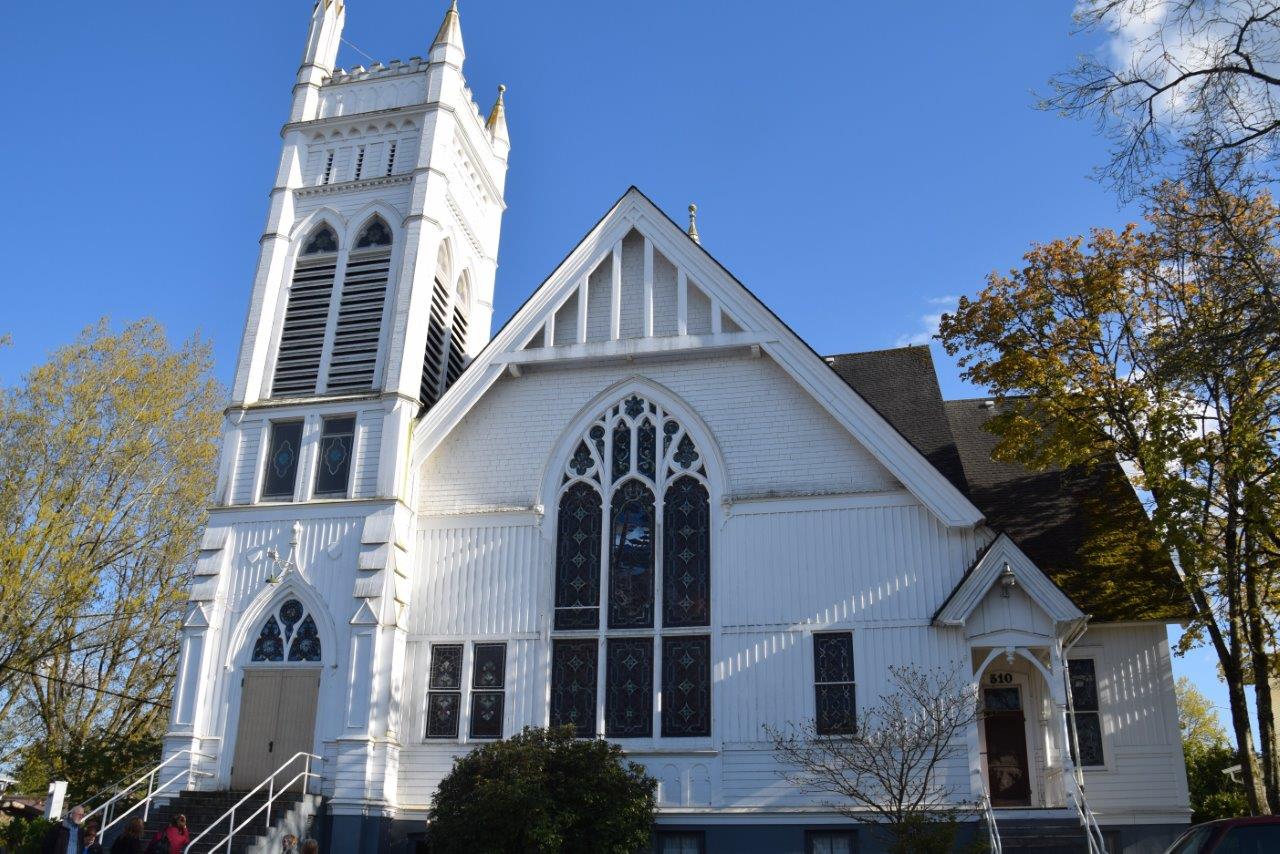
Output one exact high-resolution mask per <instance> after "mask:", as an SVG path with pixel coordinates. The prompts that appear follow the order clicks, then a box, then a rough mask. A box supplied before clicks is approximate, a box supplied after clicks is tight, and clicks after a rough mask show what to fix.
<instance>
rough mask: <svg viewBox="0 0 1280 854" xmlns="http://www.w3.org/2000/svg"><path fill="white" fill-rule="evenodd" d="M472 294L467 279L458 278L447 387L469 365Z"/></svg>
mask: <svg viewBox="0 0 1280 854" xmlns="http://www.w3.org/2000/svg"><path fill="white" fill-rule="evenodd" d="M469 302H470V295H469V291H468V288H467V283H466V280H465V279H459V280H458V287H457V288H456V289H455V290H454V294H453V320H452V322H450V324H449V358H448V363H447V364H446V365H445V388H448V387H449V386H451V385H453V384H454V382H455V381H457V379H458V377H459V376H461V375H462V370H463V368H465V367H466V366H467V312H468V310H469V307H470V306H469V305H468V303H469Z"/></svg>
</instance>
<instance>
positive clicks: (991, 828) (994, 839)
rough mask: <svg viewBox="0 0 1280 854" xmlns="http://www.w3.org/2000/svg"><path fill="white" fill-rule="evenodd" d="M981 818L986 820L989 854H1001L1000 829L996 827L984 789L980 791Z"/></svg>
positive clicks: (994, 815)
mask: <svg viewBox="0 0 1280 854" xmlns="http://www.w3.org/2000/svg"><path fill="white" fill-rule="evenodd" d="M982 817H983V818H985V819H986V820H987V847H988V848H990V849H991V854H1003V851H1004V848H1003V847H1002V846H1001V844H1000V828H998V827H997V826H996V812H995V810H993V809H992V808H991V796H990V795H988V794H987V792H986V788H985V787H984V788H983V791H982Z"/></svg>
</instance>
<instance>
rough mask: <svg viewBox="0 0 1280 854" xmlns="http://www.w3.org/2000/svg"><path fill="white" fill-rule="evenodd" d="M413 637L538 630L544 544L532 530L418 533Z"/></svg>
mask: <svg viewBox="0 0 1280 854" xmlns="http://www.w3.org/2000/svg"><path fill="white" fill-rule="evenodd" d="M418 542H419V554H420V555H421V562H420V563H419V565H418V567H419V568H418V572H417V573H416V576H417V589H416V591H415V593H414V597H413V604H412V605H411V606H410V609H409V616H408V624H409V632H410V633H411V634H415V635H424V634H425V635H474V634H487V635H501V634H512V633H516V632H532V631H536V630H537V627H538V601H539V599H540V598H541V593H542V591H541V584H540V579H541V578H542V573H540V572H539V571H538V566H539V564H540V559H539V555H540V551H539V550H540V544H541V538H540V536H539V531H538V528H536V527H534V526H533V525H497V524H494V525H474V526H465V527H440V528H427V529H425V530H423V531H421V532H420V534H419V541H418Z"/></svg>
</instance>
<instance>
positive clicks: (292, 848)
mask: <svg viewBox="0 0 1280 854" xmlns="http://www.w3.org/2000/svg"><path fill="white" fill-rule="evenodd" d="M280 854H298V837H296V836H294V835H293V834H292V833H286V834H285V835H284V838H283V839H281V840H280Z"/></svg>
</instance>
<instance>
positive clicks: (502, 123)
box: [484, 83, 510, 144]
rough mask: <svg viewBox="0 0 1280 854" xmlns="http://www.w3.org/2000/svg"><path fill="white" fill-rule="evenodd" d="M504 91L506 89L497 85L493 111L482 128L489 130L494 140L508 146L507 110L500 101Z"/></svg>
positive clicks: (501, 85)
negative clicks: (496, 97) (496, 96)
mask: <svg viewBox="0 0 1280 854" xmlns="http://www.w3.org/2000/svg"><path fill="white" fill-rule="evenodd" d="M506 91H507V87H506V86H505V85H503V84H501V83H499V84H498V100H496V101H494V102H493V109H492V110H490V111H489V118H488V120H487V121H485V123H484V126H485V127H486V128H488V129H489V133H491V134H493V138H494V139H498V140H501V141H503V142H505V143H508V144H510V139H508V137H507V108H506V106H505V104H504V103H503V100H502V95H503V93H504V92H506Z"/></svg>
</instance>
